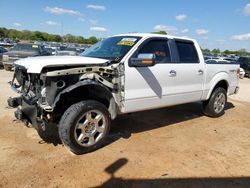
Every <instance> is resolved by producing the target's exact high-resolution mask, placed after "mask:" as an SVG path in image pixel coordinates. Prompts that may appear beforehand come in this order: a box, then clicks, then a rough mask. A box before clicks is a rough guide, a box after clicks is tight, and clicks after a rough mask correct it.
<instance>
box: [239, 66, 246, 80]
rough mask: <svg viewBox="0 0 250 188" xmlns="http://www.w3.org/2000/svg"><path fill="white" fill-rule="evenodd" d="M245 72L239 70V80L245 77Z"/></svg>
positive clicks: (241, 69)
mask: <svg viewBox="0 0 250 188" xmlns="http://www.w3.org/2000/svg"><path fill="white" fill-rule="evenodd" d="M245 74H246V72H245V71H244V69H243V68H240V78H241V79H243V78H244V76H245Z"/></svg>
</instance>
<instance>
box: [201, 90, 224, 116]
mask: <svg viewBox="0 0 250 188" xmlns="http://www.w3.org/2000/svg"><path fill="white" fill-rule="evenodd" d="M226 103H227V93H226V91H225V89H224V88H221V87H218V88H216V89H215V90H214V91H213V93H212V95H211V97H210V98H209V100H208V101H205V102H203V112H204V114H206V115H208V116H210V117H219V116H221V115H223V114H224V112H225V105H226Z"/></svg>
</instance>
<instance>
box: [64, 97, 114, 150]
mask: <svg viewBox="0 0 250 188" xmlns="http://www.w3.org/2000/svg"><path fill="white" fill-rule="evenodd" d="M110 124H111V119H110V114H109V112H108V110H107V108H106V107H105V106H104V105H103V104H102V103H100V102H97V101H93V100H86V101H82V102H79V103H76V104H73V105H72V106H70V107H69V108H68V109H67V110H66V111H65V113H64V114H63V116H62V118H61V120H60V123H59V137H60V139H61V141H62V143H63V144H64V145H65V146H66V147H67V148H69V150H70V151H71V152H73V153H74V154H77V155H79V154H84V153H88V152H91V151H94V150H96V149H98V148H100V147H101V146H102V145H103V144H104V142H105V139H106V136H107V135H108V133H109V130H110Z"/></svg>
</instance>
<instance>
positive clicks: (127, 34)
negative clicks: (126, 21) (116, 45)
mask: <svg viewBox="0 0 250 188" xmlns="http://www.w3.org/2000/svg"><path fill="white" fill-rule="evenodd" d="M115 36H135V37H143V38H144V37H165V38H170V39H183V40H190V41H196V40H194V39H191V38H188V37H180V36H173V35H168V34H167V35H163V34H154V33H124V34H119V35H115Z"/></svg>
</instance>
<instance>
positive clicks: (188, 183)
mask: <svg viewBox="0 0 250 188" xmlns="http://www.w3.org/2000/svg"><path fill="white" fill-rule="evenodd" d="M11 76H12V73H11V72H6V71H4V70H0V111H1V113H0V187H148V188H149V187H150V188H151V187H244V188H247V187H250V119H249V117H250V108H249V105H250V87H249V86H250V79H248V78H244V79H243V80H240V87H241V90H240V92H239V94H238V95H237V96H233V97H230V98H229V103H228V105H227V110H226V113H225V115H224V116H222V117H220V118H217V119H214V118H209V117H206V116H204V115H203V114H202V113H201V105H200V103H192V104H186V105H179V106H176V107H170V108H163V109H158V110H151V111H146V112H140V113H134V114H130V115H124V116H121V117H119V118H118V119H117V120H116V121H114V122H113V125H112V129H111V133H110V135H109V137H108V141H107V144H106V146H104V147H103V148H101V149H99V150H97V151H95V152H92V153H89V154H85V155H80V156H76V155H73V154H71V153H70V152H68V151H67V150H66V149H65V148H64V146H63V145H61V144H56V143H54V144H53V143H46V142H43V141H42V140H41V139H40V137H39V136H38V135H37V132H36V131H35V130H34V129H31V128H27V127H25V126H23V125H22V124H21V123H17V122H15V121H13V120H14V115H13V111H14V110H13V109H7V108H6V106H7V104H6V100H7V98H8V97H9V96H11V95H12V96H13V95H15V94H14V93H13V92H12V91H11V90H10V88H9V86H8V84H7V82H8V81H9V80H10V79H11Z"/></svg>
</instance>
